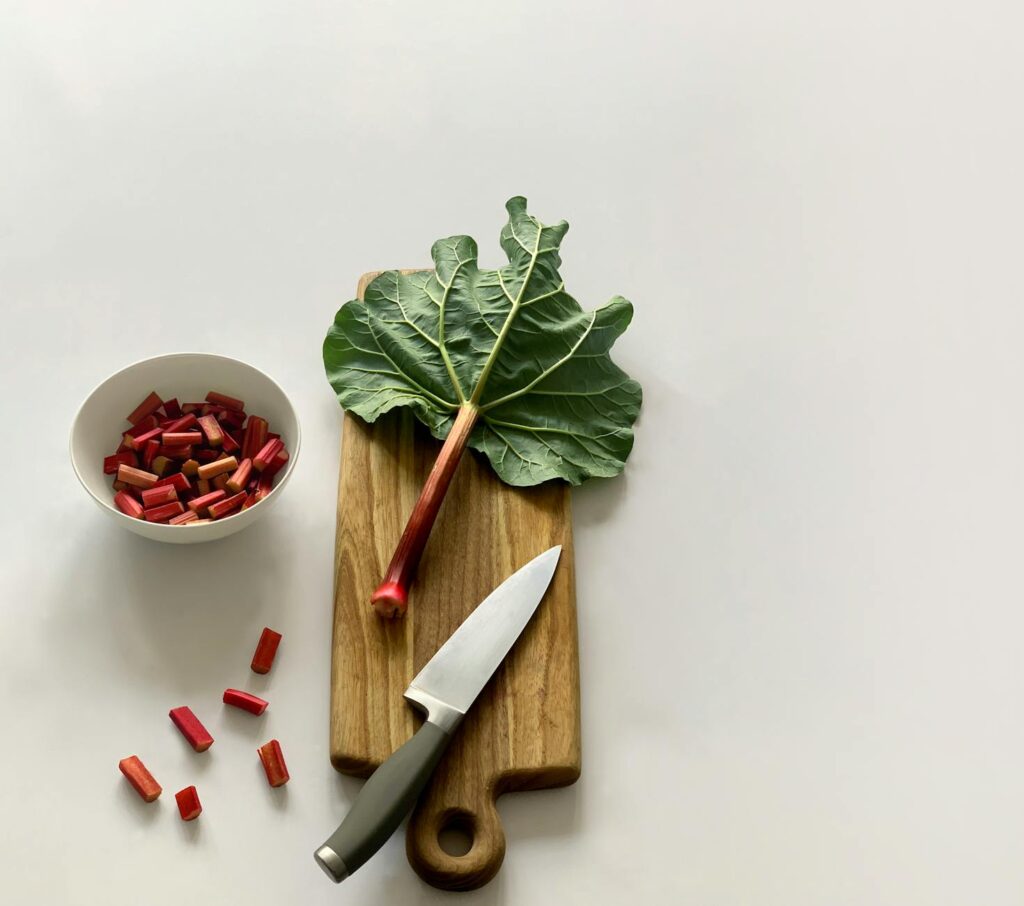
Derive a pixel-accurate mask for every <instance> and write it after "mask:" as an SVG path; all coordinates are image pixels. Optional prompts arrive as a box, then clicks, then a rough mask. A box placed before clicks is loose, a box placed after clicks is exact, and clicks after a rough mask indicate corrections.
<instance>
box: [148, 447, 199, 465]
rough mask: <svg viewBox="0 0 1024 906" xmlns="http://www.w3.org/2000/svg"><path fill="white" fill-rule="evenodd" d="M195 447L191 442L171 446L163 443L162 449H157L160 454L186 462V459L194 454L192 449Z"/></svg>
mask: <svg viewBox="0 0 1024 906" xmlns="http://www.w3.org/2000/svg"><path fill="white" fill-rule="evenodd" d="M193 449H195V448H194V447H193V446H192V445H191V444H185V445H184V446H182V445H180V444H179V445H176V446H173V447H169V446H167V445H166V444H161V445H160V449H159V450H157V455H158V456H166V457H167V458H168V459H174V460H177V461H178V462H184V461H185V460H186V459H188V458H189V457H191V456H192V450H193Z"/></svg>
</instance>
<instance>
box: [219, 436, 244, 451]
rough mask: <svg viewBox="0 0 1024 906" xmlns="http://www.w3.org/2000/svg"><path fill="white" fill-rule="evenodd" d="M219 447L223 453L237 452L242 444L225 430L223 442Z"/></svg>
mask: <svg viewBox="0 0 1024 906" xmlns="http://www.w3.org/2000/svg"><path fill="white" fill-rule="evenodd" d="M221 449H222V450H223V451H224V452H225V453H237V452H238V451H239V450H241V449H242V445H241V444H240V443H239V442H238V441H237V440H235V438H234V437H233V436H232V434H231V432H230V431H225V432H224V443H223V445H222V446H221Z"/></svg>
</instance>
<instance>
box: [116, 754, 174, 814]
mask: <svg viewBox="0 0 1024 906" xmlns="http://www.w3.org/2000/svg"><path fill="white" fill-rule="evenodd" d="M117 766H118V768H119V769H120V771H121V773H122V774H124V776H125V777H127V778H128V782H129V783H130V784H131V785H132V786H133V787H134V788H135V792H136V793H138V794H139V795H140V796H141V797H142V798H143V799H144V800H146V802H152V801H153V800H154V799H156V798H157V797H158V796H159V795H160V793H161V792H162V791H163V788H162V787H161V786H160V784H159V783H157V782H156V780H155V778H154V777H153V775H152V774H150V773H149V771H147V770H146V766H145V765H144V764H143V763H142V761H141V760H140V759H139V756H138V755H129V756H128V757H127V758H122V759H121V760H120V761H119V762H118V763H117Z"/></svg>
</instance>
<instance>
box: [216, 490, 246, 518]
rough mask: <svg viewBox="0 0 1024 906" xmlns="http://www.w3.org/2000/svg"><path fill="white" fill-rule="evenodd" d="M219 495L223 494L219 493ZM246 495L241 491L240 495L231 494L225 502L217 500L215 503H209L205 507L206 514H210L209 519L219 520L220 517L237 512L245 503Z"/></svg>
mask: <svg viewBox="0 0 1024 906" xmlns="http://www.w3.org/2000/svg"><path fill="white" fill-rule="evenodd" d="M220 493H222V494H223V493H224V492H223V491H221V492H220ZM245 498H246V493H245V491H242V492H241V493H240V494H233V495H232V496H231V497H228V498H227V499H226V500H219V501H217V502H216V503H211V504H210V505H209V506H208V507H207V512H209V514H210V518H211V519H220V517H221V516H226V515H227V514H228V513H230V512H231V511H232V510H237V509H238V508H239V507H240V506H241V505H242V504H243V503H245Z"/></svg>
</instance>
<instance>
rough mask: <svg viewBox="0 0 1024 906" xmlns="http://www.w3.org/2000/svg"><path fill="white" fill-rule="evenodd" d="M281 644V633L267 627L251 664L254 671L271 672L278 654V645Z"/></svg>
mask: <svg viewBox="0 0 1024 906" xmlns="http://www.w3.org/2000/svg"><path fill="white" fill-rule="evenodd" d="M280 644H281V633H279V632H274V630H273V629H270V628H266V627H265V628H264V629H263V634H262V635H261V636H260V640H259V643H258V644H257V645H256V652H255V653H254V654H253V656H252V663H251V664H250V665H249V667H250V668H251V669H252V672H253V673H270V667H271V665H272V664H273V663H274V655H276V654H277V646H278V645H280Z"/></svg>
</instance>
